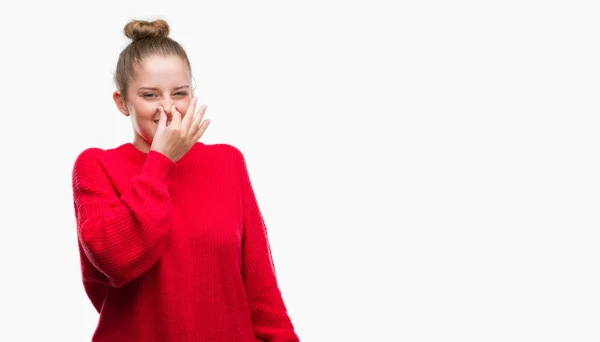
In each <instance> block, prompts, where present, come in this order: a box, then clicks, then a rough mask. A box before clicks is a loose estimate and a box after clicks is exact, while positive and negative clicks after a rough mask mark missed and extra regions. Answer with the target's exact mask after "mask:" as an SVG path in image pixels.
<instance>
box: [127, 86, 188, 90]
mask: <svg viewBox="0 0 600 342" xmlns="http://www.w3.org/2000/svg"><path fill="white" fill-rule="evenodd" d="M189 87H190V86H186V85H184V86H180V87H177V88H175V89H174V90H180V89H184V88H189ZM139 90H159V89H158V88H154V87H141V88H139V89H138V91H139Z"/></svg>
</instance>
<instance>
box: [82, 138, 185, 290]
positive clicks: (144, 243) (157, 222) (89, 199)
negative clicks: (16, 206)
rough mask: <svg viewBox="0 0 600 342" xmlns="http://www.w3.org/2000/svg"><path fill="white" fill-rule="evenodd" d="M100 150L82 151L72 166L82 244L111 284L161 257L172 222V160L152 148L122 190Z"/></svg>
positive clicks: (135, 274) (126, 279) (121, 281)
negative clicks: (102, 161) (108, 171)
mask: <svg viewBox="0 0 600 342" xmlns="http://www.w3.org/2000/svg"><path fill="white" fill-rule="evenodd" d="M101 153H104V151H102V150H100V149H88V150H86V151H84V152H82V153H81V154H80V155H79V156H78V158H77V160H76V161H75V165H74V167H73V175H72V176H73V178H72V180H73V199H74V207H75V215H76V220H77V234H78V238H79V241H80V245H81V247H82V250H83V251H84V253H85V255H86V256H87V258H88V259H89V261H90V262H91V263H92V265H94V267H95V268H96V269H97V270H98V271H100V272H101V273H102V274H104V275H105V276H106V278H107V279H108V282H109V283H110V285H111V286H113V287H120V286H123V285H125V284H127V283H129V282H130V281H132V280H134V279H136V278H138V277H139V276H141V275H142V274H143V273H145V272H146V271H148V270H149V269H150V268H151V267H152V266H153V265H154V264H155V263H156V262H157V260H158V259H159V257H160V255H161V253H162V250H163V247H164V245H165V241H166V238H167V236H168V233H169V230H170V227H171V221H170V220H171V210H172V208H171V207H172V203H171V198H170V196H169V192H168V186H169V180H170V175H171V173H172V172H173V171H174V169H176V167H177V166H176V165H175V163H174V162H173V161H172V160H170V159H169V158H167V157H166V156H165V155H163V154H161V153H158V152H155V151H150V153H149V154H148V157H147V158H146V162H145V164H144V166H143V168H142V171H141V173H140V174H139V175H136V176H135V177H132V178H131V179H130V181H129V186H128V187H127V189H126V190H125V191H123V193H121V194H120V195H119V194H118V193H117V192H116V190H115V188H114V186H113V184H112V183H111V181H110V178H109V176H108V175H107V174H106V172H105V171H104V168H103V167H102V166H101V164H100V163H99V161H98V157H99V155H100V154H101Z"/></svg>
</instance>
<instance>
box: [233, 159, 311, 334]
mask: <svg viewBox="0 0 600 342" xmlns="http://www.w3.org/2000/svg"><path fill="white" fill-rule="evenodd" d="M240 155H241V163H242V166H241V168H242V176H241V180H242V194H243V201H242V203H243V226H244V235H243V241H242V253H243V265H242V276H243V279H244V286H245V289H246V296H247V298H248V303H249V306H250V314H251V320H252V325H253V328H254V335H255V337H256V339H257V341H267V342H295V341H299V339H298V336H297V335H296V333H295V332H294V326H293V325H292V322H291V320H290V318H289V316H288V313H287V309H286V306H285V304H284V301H283V298H282V295H281V292H280V289H279V286H278V284H277V279H276V275H275V267H274V264H273V259H272V256H271V248H270V246H269V240H268V236H267V229H266V226H265V223H264V220H263V217H262V214H261V212H260V209H259V206H258V203H257V200H256V197H255V194H254V190H253V188H252V184H251V181H250V177H249V174H248V169H247V166H246V161H245V159H244V156H243V154H241V152H240Z"/></svg>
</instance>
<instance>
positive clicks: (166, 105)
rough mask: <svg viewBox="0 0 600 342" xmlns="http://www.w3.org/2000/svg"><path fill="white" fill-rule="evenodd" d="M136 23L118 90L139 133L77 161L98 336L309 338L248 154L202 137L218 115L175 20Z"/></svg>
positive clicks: (77, 193) (81, 238)
mask: <svg viewBox="0 0 600 342" xmlns="http://www.w3.org/2000/svg"><path fill="white" fill-rule="evenodd" d="M125 35H126V36H127V37H129V38H131V39H132V42H131V43H130V44H129V45H128V46H127V47H126V48H125V49H124V50H123V51H122V52H121V54H120V56H119V60H118V63H117V68H116V73H115V83H116V87H117V90H116V91H115V92H114V94H113V99H114V101H115V103H116V105H117V107H118V109H119V111H121V112H122V113H123V114H124V115H126V116H128V117H130V118H131V120H132V123H133V128H134V139H133V142H132V143H125V144H123V145H120V146H118V147H116V148H113V149H106V150H104V149H99V148H89V149H86V150H85V151H83V152H82V153H81V154H80V155H79V156H78V157H77V160H76V161H75V165H74V168H73V195H74V207H75V214H76V219H77V233H78V242H79V250H80V256H81V269H82V276H83V283H84V287H85V291H86V293H87V295H88V297H89V299H90V300H91V302H92V304H93V305H94V306H95V308H96V310H97V311H98V312H99V314H100V317H99V322H98V326H97V328H96V331H95V333H94V336H93V338H92V341H96V342H104V341H107V342H117V341H127V342H130V341H140V342H142V341H143V342H150V341H175V342H180V341H223V342H225V341H232V342H244V341H252V342H255V341H298V337H297V335H296V333H295V332H294V327H293V325H292V323H291V321H290V319H289V317H288V314H287V311H286V307H285V304H284V302H283V299H282V295H281V292H280V290H279V287H278V284H277V280H276V276H275V270H274V267H273V261H272V258H271V253H270V247H269V242H268V238H267V232H266V227H265V224H264V221H263V218H262V215H261V212H260V210H259V207H258V204H257V201H256V198H255V195H254V191H253V189H252V185H251V182H250V178H249V176H248V171H247V168H246V163H245V160H244V156H243V154H242V153H241V152H240V150H238V149H237V148H235V147H233V146H232V145H227V144H214V145H206V144H203V143H201V142H198V140H199V139H200V137H201V136H202V134H203V133H204V132H205V130H206V129H207V127H208V124H209V121H208V120H203V117H204V114H205V112H206V106H205V105H203V106H200V107H199V109H198V110H197V99H196V98H193V97H192V96H193V94H192V88H191V67H190V63H189V60H188V58H187V55H186V53H185V51H184V49H183V48H182V47H181V46H180V45H179V44H178V43H177V42H175V41H174V40H172V39H171V38H169V37H168V35H169V25H168V24H167V23H166V22H165V21H164V20H156V21H153V22H147V21H137V20H134V21H131V22H130V23H128V24H127V25H126V26H125Z"/></svg>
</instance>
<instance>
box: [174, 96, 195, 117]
mask: <svg viewBox="0 0 600 342" xmlns="http://www.w3.org/2000/svg"><path fill="white" fill-rule="evenodd" d="M190 103H191V100H190V99H189V98H188V99H185V100H180V101H177V102H175V107H176V108H177V111H178V112H179V113H181V114H185V113H186V112H187V110H188V108H189V106H190Z"/></svg>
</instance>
